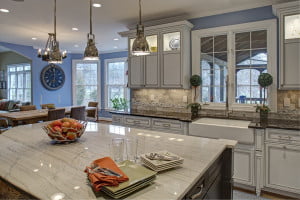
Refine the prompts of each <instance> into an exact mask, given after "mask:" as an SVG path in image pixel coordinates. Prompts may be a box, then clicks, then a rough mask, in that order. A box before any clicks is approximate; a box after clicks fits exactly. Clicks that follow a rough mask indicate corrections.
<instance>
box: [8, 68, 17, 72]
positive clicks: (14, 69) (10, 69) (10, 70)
mask: <svg viewBox="0 0 300 200" xmlns="http://www.w3.org/2000/svg"><path fill="white" fill-rule="evenodd" d="M8 71H9V72H15V71H16V68H15V67H9V70H8Z"/></svg>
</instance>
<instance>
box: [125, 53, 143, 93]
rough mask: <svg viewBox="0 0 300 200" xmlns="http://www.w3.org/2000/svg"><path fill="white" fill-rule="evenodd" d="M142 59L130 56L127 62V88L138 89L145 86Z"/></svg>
mask: <svg viewBox="0 0 300 200" xmlns="http://www.w3.org/2000/svg"><path fill="white" fill-rule="evenodd" d="M143 63H144V59H143V57H139V56H132V57H130V58H129V61H128V86H129V87H131V88H139V87H143V86H144V85H145V81H144V67H143Z"/></svg>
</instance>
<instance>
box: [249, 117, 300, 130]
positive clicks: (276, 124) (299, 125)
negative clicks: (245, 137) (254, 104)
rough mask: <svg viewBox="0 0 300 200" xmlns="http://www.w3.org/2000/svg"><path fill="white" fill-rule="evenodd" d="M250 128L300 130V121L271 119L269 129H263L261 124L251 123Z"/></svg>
mask: <svg viewBox="0 0 300 200" xmlns="http://www.w3.org/2000/svg"><path fill="white" fill-rule="evenodd" d="M249 128H257V129H264V128H278V129H289V130H300V121H298V120H284V119H269V120H268V124H267V127H262V126H261V124H260V123H259V122H255V121H253V122H251V123H250V124H249Z"/></svg>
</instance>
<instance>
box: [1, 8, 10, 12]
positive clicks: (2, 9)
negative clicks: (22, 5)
mask: <svg viewBox="0 0 300 200" xmlns="http://www.w3.org/2000/svg"><path fill="white" fill-rule="evenodd" d="M0 12H4V13H9V10H7V9H5V8H1V9H0Z"/></svg>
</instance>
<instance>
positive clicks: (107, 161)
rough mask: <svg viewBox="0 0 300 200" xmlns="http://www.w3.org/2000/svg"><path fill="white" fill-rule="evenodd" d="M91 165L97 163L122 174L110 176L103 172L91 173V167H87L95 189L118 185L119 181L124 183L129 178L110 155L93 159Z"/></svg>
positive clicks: (86, 170)
mask: <svg viewBox="0 0 300 200" xmlns="http://www.w3.org/2000/svg"><path fill="white" fill-rule="evenodd" d="M91 165H96V166H99V167H101V168H108V169H110V170H113V171H114V172H117V173H118V174H121V175H122V176H121V177H116V176H109V175H105V174H101V173H89V170H88V169H90V167H87V168H86V169H85V172H86V173H87V174H88V178H89V180H90V182H91V184H92V186H93V188H94V189H95V191H100V190H101V187H102V186H118V185H119V183H123V182H125V181H128V180H129V178H128V176H126V174H124V172H122V170H120V168H119V167H118V166H117V165H116V163H115V162H114V161H113V160H112V159H111V158H110V157H104V158H100V159H98V160H95V161H93V163H92V164H91Z"/></svg>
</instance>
